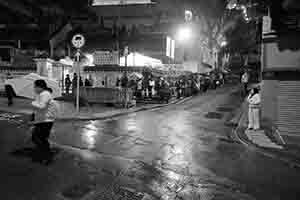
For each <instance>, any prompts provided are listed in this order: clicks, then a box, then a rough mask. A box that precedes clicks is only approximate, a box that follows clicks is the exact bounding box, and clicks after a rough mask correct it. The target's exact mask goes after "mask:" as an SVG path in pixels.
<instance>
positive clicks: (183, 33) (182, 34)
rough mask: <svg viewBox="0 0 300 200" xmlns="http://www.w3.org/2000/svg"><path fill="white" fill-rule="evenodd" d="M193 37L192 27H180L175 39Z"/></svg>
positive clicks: (183, 40) (185, 39) (186, 39)
mask: <svg viewBox="0 0 300 200" xmlns="http://www.w3.org/2000/svg"><path fill="white" fill-rule="evenodd" d="M192 37H193V32H192V29H191V28H189V27H182V28H180V29H179V30H178V33H177V40H178V41H180V42H186V41H188V40H190V39H191V38H192Z"/></svg>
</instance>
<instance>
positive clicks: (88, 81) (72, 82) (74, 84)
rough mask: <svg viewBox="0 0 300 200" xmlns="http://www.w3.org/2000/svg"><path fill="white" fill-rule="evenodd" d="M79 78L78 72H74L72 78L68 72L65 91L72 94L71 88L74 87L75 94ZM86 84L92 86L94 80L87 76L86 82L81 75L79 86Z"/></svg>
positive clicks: (73, 92)
mask: <svg viewBox="0 0 300 200" xmlns="http://www.w3.org/2000/svg"><path fill="white" fill-rule="evenodd" d="M77 79H78V75H77V74H76V73H74V74H73V79H72V80H71V78H70V75H69V74H67V75H66V78H65V92H66V94H70V90H71V89H72V94H75V91H76V88H77V82H78V81H77ZM82 86H86V87H91V86H93V80H92V78H91V77H89V78H85V80H84V82H83V80H82V77H81V76H80V77H79V87H82Z"/></svg>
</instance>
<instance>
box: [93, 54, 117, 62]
mask: <svg viewBox="0 0 300 200" xmlns="http://www.w3.org/2000/svg"><path fill="white" fill-rule="evenodd" d="M93 56H94V64H95V65H118V64H119V52H118V51H113V52H110V51H96V52H94V54H93Z"/></svg>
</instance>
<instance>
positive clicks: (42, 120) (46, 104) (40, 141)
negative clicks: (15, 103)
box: [32, 80, 57, 164]
mask: <svg viewBox="0 0 300 200" xmlns="http://www.w3.org/2000/svg"><path fill="white" fill-rule="evenodd" d="M34 91H35V93H36V95H37V96H36V99H35V101H33V102H32V106H33V107H34V110H35V112H34V115H35V119H34V122H33V125H34V127H33V132H32V141H33V143H34V144H35V145H36V154H35V156H34V158H33V160H34V161H39V162H41V163H43V164H48V163H50V162H51V161H52V153H51V149H50V144H49V141H48V138H49V136H50V133H51V129H52V126H53V123H54V121H55V118H56V115H57V106H56V104H55V102H54V101H53V99H52V95H51V93H52V90H51V89H50V88H48V86H47V83H46V82H45V81H44V80H36V81H35V82H34Z"/></svg>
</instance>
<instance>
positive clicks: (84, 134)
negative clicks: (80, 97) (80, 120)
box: [80, 121, 100, 149]
mask: <svg viewBox="0 0 300 200" xmlns="http://www.w3.org/2000/svg"><path fill="white" fill-rule="evenodd" d="M95 123H96V122H95V121H91V122H90V123H89V124H86V125H85V126H84V127H83V130H82V131H81V132H80V134H81V139H82V141H83V142H84V143H85V145H86V148H87V149H94V148H95V147H96V141H97V140H100V138H99V137H98V136H99V134H100V133H99V131H98V128H97V127H96V126H95Z"/></svg>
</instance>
